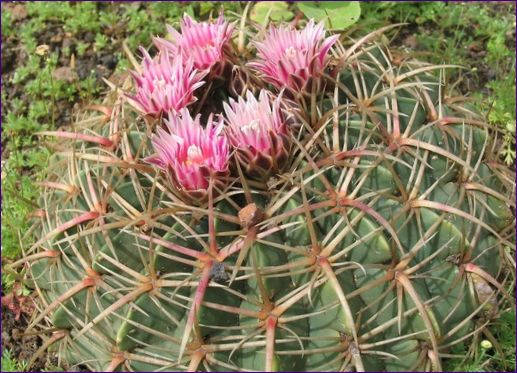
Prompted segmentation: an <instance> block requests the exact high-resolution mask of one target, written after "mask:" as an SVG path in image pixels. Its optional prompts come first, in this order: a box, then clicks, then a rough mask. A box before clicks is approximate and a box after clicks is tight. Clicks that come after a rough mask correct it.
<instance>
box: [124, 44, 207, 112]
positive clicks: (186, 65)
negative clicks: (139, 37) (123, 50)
mask: <svg viewBox="0 0 517 373" xmlns="http://www.w3.org/2000/svg"><path fill="white" fill-rule="evenodd" d="M140 49H141V51H142V53H143V54H144V59H143V61H142V74H138V73H136V72H133V71H132V72H131V74H132V75H133V79H134V81H135V85H136V95H135V96H130V97H128V99H129V102H130V103H131V104H132V105H133V106H134V107H135V108H136V109H137V110H139V111H141V112H142V113H143V114H150V115H154V116H158V115H160V114H163V113H168V112H173V113H177V112H178V111H180V110H181V109H183V108H184V107H186V106H187V105H190V104H191V103H193V102H194V101H196V98H195V97H194V91H195V90H196V89H197V88H199V87H201V86H202V85H203V84H204V82H203V81H201V79H202V78H203V76H204V75H205V73H199V72H198V71H196V70H194V68H193V64H192V61H188V60H186V61H185V60H183V58H182V57H181V56H178V57H176V58H174V59H171V58H170V57H169V53H168V52H167V51H162V52H161V53H160V55H159V56H158V57H156V58H155V59H152V58H151V56H149V53H147V51H146V50H145V49H143V48H140Z"/></svg>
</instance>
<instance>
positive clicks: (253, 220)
mask: <svg viewBox="0 0 517 373" xmlns="http://www.w3.org/2000/svg"><path fill="white" fill-rule="evenodd" d="M263 216H264V212H263V211H262V210H260V209H259V208H258V207H257V205H256V204H254V203H250V204H249V205H247V206H245V207H244V208H242V209H241V210H240V211H239V220H240V222H241V225H242V226H243V227H246V228H249V227H252V226H254V225H256V224H258V223H260V222H261V221H262V217H263Z"/></svg>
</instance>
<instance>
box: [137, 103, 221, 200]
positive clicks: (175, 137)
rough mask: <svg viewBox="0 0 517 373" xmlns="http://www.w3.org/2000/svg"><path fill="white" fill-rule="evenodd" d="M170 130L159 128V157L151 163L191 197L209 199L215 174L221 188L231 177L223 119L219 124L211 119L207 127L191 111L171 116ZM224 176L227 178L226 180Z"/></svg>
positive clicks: (156, 137)
mask: <svg viewBox="0 0 517 373" xmlns="http://www.w3.org/2000/svg"><path fill="white" fill-rule="evenodd" d="M165 125H166V129H164V128H158V130H157V133H156V135H154V136H153V139H152V143H153V146H154V149H155V151H156V154H155V155H153V156H152V157H149V158H147V161H148V162H150V163H152V164H154V165H156V166H157V167H158V168H160V169H161V170H162V171H164V172H165V173H166V174H167V176H168V177H169V179H170V181H171V182H172V184H173V185H174V186H175V187H176V188H177V189H178V190H179V191H181V192H184V193H185V194H187V195H188V196H189V197H191V198H194V199H201V198H203V197H204V196H206V191H207V188H208V186H209V178H210V176H211V175H212V176H213V177H214V181H215V182H216V183H217V184H218V186H219V187H221V186H224V181H223V180H222V179H223V178H224V177H225V176H227V175H228V173H229V171H228V159H229V156H230V154H229V149H228V141H227V139H226V136H225V135H224V133H222V129H223V118H222V117H220V118H219V122H218V123H215V122H214V121H213V120H212V116H210V117H209V118H208V122H207V125H206V128H203V127H202V126H201V123H200V115H197V116H196V117H195V118H194V119H193V118H192V117H191V115H190V113H189V112H188V110H187V109H183V110H182V111H181V112H180V113H179V115H173V114H172V113H171V115H169V120H165ZM223 176H224V177H223Z"/></svg>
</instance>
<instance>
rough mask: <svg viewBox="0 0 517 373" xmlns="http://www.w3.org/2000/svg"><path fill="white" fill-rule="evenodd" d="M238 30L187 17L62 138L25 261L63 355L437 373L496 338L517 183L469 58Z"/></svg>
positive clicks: (105, 361) (37, 321) (120, 363)
mask: <svg viewBox="0 0 517 373" xmlns="http://www.w3.org/2000/svg"><path fill="white" fill-rule="evenodd" d="M233 27H234V26H233V25H232V24H229V23H228V22H227V21H225V20H224V19H223V18H222V16H221V17H220V18H219V19H218V20H217V21H216V23H215V24H214V23H210V22H208V23H196V22H194V21H192V20H191V19H190V18H188V17H187V18H185V20H184V22H183V23H182V26H181V33H178V32H177V31H174V30H172V29H171V30H169V32H170V33H171V34H173V35H174V37H175V42H170V43H165V42H163V41H160V40H158V39H157V40H156V41H155V42H156V45H157V46H158V49H159V50H158V54H157V55H156V56H155V57H151V56H149V55H148V54H147V53H144V59H143V66H141V67H135V69H138V70H139V71H140V72H139V73H137V72H135V73H133V79H132V82H133V86H132V87H131V80H130V79H128V81H127V82H126V83H125V84H124V85H123V86H121V87H116V86H111V88H112V90H111V92H110V93H109V94H108V95H107V97H106V99H105V101H104V106H105V107H104V108H103V110H102V113H101V114H100V115H99V114H95V113H90V114H89V115H88V116H87V117H85V118H84V119H83V120H81V121H79V122H78V123H76V124H75V126H74V129H75V132H55V133H46V134H51V135H57V136H58V137H60V138H66V139H69V141H67V142H65V143H63V142H60V143H58V149H57V151H56V153H55V154H54V156H53V158H52V161H51V163H50V166H49V168H48V170H47V173H46V175H47V181H45V182H43V183H42V187H43V189H42V194H41V199H40V203H41V210H40V211H39V213H38V214H36V216H37V218H36V220H37V221H36V222H35V225H34V227H33V229H32V230H31V231H30V232H29V234H33V235H34V236H35V237H36V242H35V243H34V244H33V245H32V246H31V247H30V248H27V249H26V250H25V258H24V259H23V260H22V261H21V262H19V263H27V264H28V272H27V277H28V279H29V280H30V281H31V283H32V285H33V286H34V288H35V289H36V291H37V292H38V294H39V302H40V303H39V307H38V311H37V312H36V313H35V314H34V318H33V319H32V321H31V324H30V328H34V329H37V330H38V331H39V333H40V334H41V335H42V336H44V338H45V343H44V345H43V348H47V347H49V346H50V347H51V348H54V349H55V350H56V351H57V352H58V353H59V358H60V360H61V362H62V363H66V364H67V365H68V366H71V367H79V366H80V367H86V368H88V369H91V370H96V371H114V370H125V371H128V370H134V371H153V370H157V371H167V370H169V371H170V370H189V371H197V370H202V371H205V370H206V371H228V370H235V371H254V370H255V371H264V370H265V371H274V370H278V371H293V370H298V371H335V370H340V371H349V370H356V371H365V370H377V371H379V370H385V371H400V370H410V371H411V370H426V371H429V370H441V369H442V360H443V359H444V358H454V357H456V355H454V353H453V352H451V351H453V349H454V348H455V347H456V346H458V345H461V344H468V343H470V342H471V341H475V340H477V339H478V338H477V337H478V336H480V335H482V334H483V335H484V337H483V338H488V339H491V341H492V343H494V344H496V343H497V341H496V340H495V339H494V338H493V337H492V334H491V333H490V331H489V329H488V327H489V324H490V322H491V320H493V319H494V318H495V317H496V316H497V314H498V310H500V309H501V307H503V306H504V305H505V304H506V302H507V301H508V302H510V303H511V304H512V305H513V302H514V300H513V299H512V298H511V297H510V296H509V295H508V293H507V291H506V290H505V288H506V287H507V286H508V284H513V283H514V279H515V268H514V265H515V262H514V260H513V257H512V255H511V252H509V251H508V247H509V246H513V245H514V243H515V236H514V224H515V218H514V209H515V198H514V194H513V191H514V181H513V175H512V174H511V173H510V172H509V171H508V170H507V169H506V168H505V167H504V166H503V165H502V164H501V163H500V162H499V160H498V159H497V158H496V157H495V156H494V151H493V149H494V147H497V137H496V136H494V135H495V132H494V129H493V128H491V127H489V126H488V125H487V124H486V122H485V120H484V118H483V117H482V116H480V115H479V114H477V113H476V111H475V110H474V109H473V108H472V107H471V106H469V104H468V103H467V102H466V100H465V99H464V97H458V96H455V95H454V94H453V92H451V91H450V89H449V87H448V86H447V84H446V83H445V81H444V79H443V77H444V74H445V71H446V69H447V68H449V67H451V66H431V65H427V64H424V63H421V62H418V61H415V60H413V59H411V58H408V57H404V56H403V55H401V54H400V52H397V51H393V50H390V49H389V48H388V46H387V45H385V43H384V42H382V41H379V38H378V37H379V36H380V35H381V34H382V32H384V31H386V30H388V29H389V27H388V28H385V29H382V30H379V31H377V32H374V33H372V34H369V35H367V36H364V37H362V38H361V39H359V40H357V41H353V40H352V41H350V40H351V39H348V38H347V39H346V40H343V39H340V38H339V35H333V36H330V37H325V31H324V29H323V26H322V24H318V25H315V24H314V23H313V21H309V22H308V23H307V25H306V27H305V28H302V29H301V30H295V29H294V28H292V27H290V26H289V27H286V26H278V27H275V26H271V28H269V29H268V30H266V31H265V33H264V32H261V33H259V34H260V35H265V36H264V39H261V38H260V37H255V38H253V37H252V38H251V39H252V40H250V43H249V45H248V46H249V49H248V50H245V51H244V52H243V53H240V52H238V50H239V49H238V48H235V46H234V43H233V41H232V40H233V39H232V38H235V37H237V36H236V35H234V34H233V33H232V32H233ZM190 47H192V48H190ZM255 48H256V49H255ZM191 51H192V53H191ZM203 51H206V54H204V53H203ZM208 52H210V53H208ZM255 53H256V58H252V59H253V60H252V61H251V62H250V61H248V60H247V58H245V57H244V56H249V55H250V54H251V55H253V54H255ZM229 56H232V57H231V58H228V57H229ZM218 63H221V64H230V65H231V66H230V67H231V68H232V71H238V72H239V75H238V76H239V78H240V79H241V80H240V81H239V82H240V83H239V84H234V83H235V82H229V81H227V79H229V77H230V76H235V75H231V74H230V75H224V74H223V75H217V74H216V73H217V71H216V73H214V72H213V71H210V72H209V71H208V70H212V68H213V66H214V65H215V64H218ZM255 72H259V74H260V75H259V77H258V78H257V77H256V76H255V75H254V74H255ZM216 78H217V79H220V80H222V81H224V80H225V79H226V84H219V85H217V86H215V85H214V86H211V85H210V83H211V81H210V79H216ZM202 81H205V83H206V84H205V85H203V87H202V89H203V90H204V91H203V95H200V94H199V92H200V91H199V89H200V88H199V87H200V85H201V82H202ZM239 87H240V88H239ZM214 90H217V91H214ZM135 92H136V93H135ZM135 94H136V96H135ZM214 98H217V99H219V98H220V101H221V102H219V101H214ZM214 102H216V104H213V103H214ZM131 104H132V105H131ZM135 109H136V110H135ZM223 109H224V110H223ZM150 118H151V119H152V120H150ZM143 119H145V120H143ZM19 263H18V264H19Z"/></svg>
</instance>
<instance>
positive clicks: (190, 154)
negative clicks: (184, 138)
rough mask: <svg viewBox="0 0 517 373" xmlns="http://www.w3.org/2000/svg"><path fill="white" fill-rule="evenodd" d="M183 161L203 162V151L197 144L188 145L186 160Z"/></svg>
mask: <svg viewBox="0 0 517 373" xmlns="http://www.w3.org/2000/svg"><path fill="white" fill-rule="evenodd" d="M185 163H187V164H196V165H199V164H201V163H203V152H202V151H201V148H200V147H199V146H197V145H194V144H192V145H190V146H189V147H188V149H187V161H186V162H185Z"/></svg>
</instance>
